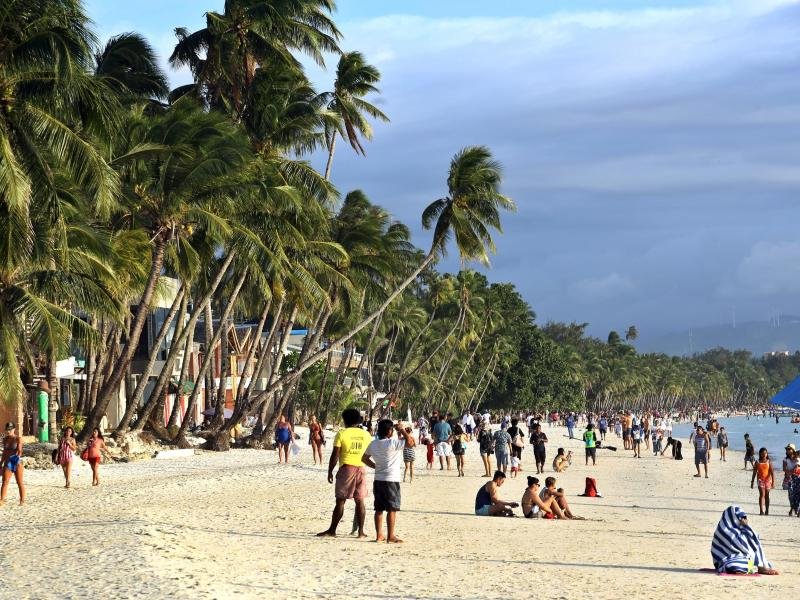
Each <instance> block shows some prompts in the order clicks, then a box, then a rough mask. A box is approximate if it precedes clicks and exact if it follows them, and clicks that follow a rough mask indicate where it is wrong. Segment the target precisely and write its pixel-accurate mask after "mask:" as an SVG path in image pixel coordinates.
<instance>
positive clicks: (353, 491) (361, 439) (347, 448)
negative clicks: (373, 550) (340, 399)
mask: <svg viewBox="0 0 800 600" xmlns="http://www.w3.org/2000/svg"><path fill="white" fill-rule="evenodd" d="M342 420H343V421H344V425H345V428H344V429H342V430H340V431H339V432H338V433H337V434H336V437H335V438H334V440H333V452H331V459H330V461H329V462H328V483H333V469H334V468H336V463H337V462H338V463H339V464H340V465H341V466H340V467H339V471H338V472H337V473H336V486H335V488H334V489H335V495H336V506H334V508H333V515H332V516H331V526H330V527H329V528H328V529H326V530H325V531H322V532H320V533H318V534H317V536H319V537H336V527H337V526H338V525H339V521H341V520H342V515H343V514H344V503H345V502H346V501H347V500H350V499H351V498H352V499H353V500H354V501H355V503H356V518H357V519H358V537H360V538H365V537H367V535H366V534H365V533H364V518H365V516H366V508H365V507H364V499H365V498H366V497H367V482H366V478H365V472H364V465H365V464H366V465H368V466H370V467H372V468H373V469H374V468H375V464H374V463H373V462H372V460H371V459H370V458H369V457H367V458H366V459H365V458H364V452H365V451H366V449H367V446H369V444H370V442H371V441H372V436H371V435H370V434H369V433H367V432H366V431H364V430H363V429H362V428H361V427H359V425H360V424H361V421H362V420H363V419H362V417H361V413H360V412H358V411H357V410H356V409H354V408H348V409H347V410H345V411H344V412H343V413H342Z"/></svg>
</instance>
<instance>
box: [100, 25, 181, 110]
mask: <svg viewBox="0 0 800 600" xmlns="http://www.w3.org/2000/svg"><path fill="white" fill-rule="evenodd" d="M94 59H95V67H94V75H95V78H96V79H99V80H101V81H103V83H105V84H106V85H107V86H108V87H109V88H110V89H111V90H113V91H114V92H115V93H116V95H117V96H119V97H121V98H125V97H129V96H130V97H133V98H134V99H136V98H138V99H150V98H152V99H154V100H164V99H166V97H167V95H168V93H169V86H168V83H167V77H166V75H164V72H163V71H162V70H161V67H159V65H158V61H157V57H156V53H155V50H153V48H152V46H150V44H149V43H148V42H147V40H146V39H145V38H144V37H142V36H141V35H140V34H138V33H122V34H120V35H117V36H114V37H112V38H111V39H110V40H108V42H107V43H106V45H105V47H104V48H103V49H102V50H101V51H98V52H96V53H95V55H94Z"/></svg>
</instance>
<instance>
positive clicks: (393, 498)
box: [363, 419, 414, 544]
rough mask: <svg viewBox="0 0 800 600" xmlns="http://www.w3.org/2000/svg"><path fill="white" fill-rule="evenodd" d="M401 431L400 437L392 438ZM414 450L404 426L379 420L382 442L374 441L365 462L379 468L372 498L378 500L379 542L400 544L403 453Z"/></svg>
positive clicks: (377, 540) (376, 538) (386, 420)
mask: <svg viewBox="0 0 800 600" xmlns="http://www.w3.org/2000/svg"><path fill="white" fill-rule="evenodd" d="M409 429H410V428H409ZM394 431H396V432H397V438H394V437H393V436H392V434H393V432H394ZM413 447H414V438H413V437H412V435H411V433H410V431H406V429H405V428H404V427H403V425H402V423H399V422H398V423H397V424H396V425H395V424H394V423H392V421H390V420H389V419H382V420H380V421H378V439H377V440H372V442H370V444H369V446H367V450H366V452H365V453H364V457H363V458H364V462H367V461H370V462H372V463H373V465H374V467H373V468H374V469H375V481H374V482H373V484H372V495H373V497H374V498H375V541H376V542H382V541H384V540H386V542H388V543H395V544H397V543H400V542H402V541H403V540H401V539H400V538H398V537H397V536H396V535H395V525H396V523H397V512H398V511H399V510H400V465H401V464H402V463H403V450H405V449H406V448H413ZM384 512H385V513H386V537H383V513H384Z"/></svg>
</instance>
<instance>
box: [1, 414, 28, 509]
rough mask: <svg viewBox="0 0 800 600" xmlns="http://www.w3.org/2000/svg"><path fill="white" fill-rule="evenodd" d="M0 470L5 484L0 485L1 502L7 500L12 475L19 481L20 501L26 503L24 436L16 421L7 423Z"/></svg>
mask: <svg viewBox="0 0 800 600" xmlns="http://www.w3.org/2000/svg"><path fill="white" fill-rule="evenodd" d="M0 472H2V474H3V476H2V479H3V484H2V487H0V504H4V503H5V501H6V494H7V493H8V482H9V481H11V477H12V476H13V477H14V480H15V481H16V482H17V489H18V490H19V503H20V504H25V482H24V480H23V475H24V473H25V467H24V466H23V465H22V438H21V437H20V436H19V435H17V427H16V425H14V423H6V436H5V438H3V455H2V458H0Z"/></svg>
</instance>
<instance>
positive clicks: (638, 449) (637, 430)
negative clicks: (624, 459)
mask: <svg viewBox="0 0 800 600" xmlns="http://www.w3.org/2000/svg"><path fill="white" fill-rule="evenodd" d="M631 448H633V457H634V458H642V427H641V425H639V424H638V423H636V424H634V425H633V426H632V427H631Z"/></svg>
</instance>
